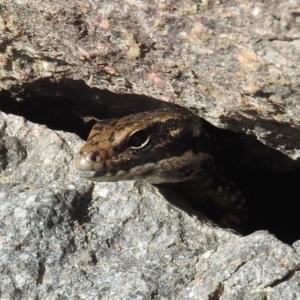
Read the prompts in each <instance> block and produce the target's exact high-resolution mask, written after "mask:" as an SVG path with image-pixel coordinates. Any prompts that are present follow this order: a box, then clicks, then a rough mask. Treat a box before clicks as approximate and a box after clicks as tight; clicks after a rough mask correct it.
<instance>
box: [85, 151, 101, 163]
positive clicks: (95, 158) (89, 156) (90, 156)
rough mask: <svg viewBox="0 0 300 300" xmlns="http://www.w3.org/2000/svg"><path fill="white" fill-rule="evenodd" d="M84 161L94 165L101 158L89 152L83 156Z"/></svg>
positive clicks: (95, 153)
mask: <svg viewBox="0 0 300 300" xmlns="http://www.w3.org/2000/svg"><path fill="white" fill-rule="evenodd" d="M85 159H86V160H87V161H88V162H91V163H96V162H99V161H100V160H101V157H100V155H99V154H98V153H97V152H89V153H87V154H86V155H85Z"/></svg>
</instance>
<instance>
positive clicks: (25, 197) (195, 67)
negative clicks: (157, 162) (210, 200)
mask: <svg viewBox="0 0 300 300" xmlns="http://www.w3.org/2000/svg"><path fill="white" fill-rule="evenodd" d="M299 7H300V2H299V1H296V0H290V1H265V2H263V1H192V0H190V1H189V0H184V1H138V0H137V1H135V0H126V1H108V0H103V1H96V0H88V1H83V0H76V1H73V0H65V1H58V0H54V1H50V0H46V1H42V0H32V1H27V0H19V1H8V0H6V1H5V0H4V1H2V2H0V110H1V111H3V112H0V270H1V272H0V282H1V285H0V298H1V299H109V300H111V299H113V300H114V299H116V300H117V299H197V300H198V299H200V300H202V299H203V300H204V299H222V300H224V299H230V300H232V299H233V300H234V299H251V300H252V299H260V300H261V299H264V300H265V299H268V300H269V299H288V300H289V299H299V298H300V286H299V270H300V268H299V265H300V256H299V251H300V250H299V249H300V246H299V242H297V241H296V242H295V243H294V244H293V245H287V244H284V243H283V242H281V241H280V240H278V239H276V238H275V237H274V236H273V235H271V234H269V233H268V232H266V231H257V232H255V233H252V234H250V235H248V236H245V237H241V236H239V235H237V234H235V233H234V232H231V231H229V230H224V229H221V228H218V227H217V226H215V225H214V224H212V223H211V222H209V221H208V220H207V219H206V218H205V217H204V216H202V215H201V214H199V213H197V212H195V211H193V209H192V208H189V207H187V205H186V204H185V202H184V200H183V199H182V198H181V197H180V196H179V195H176V194H175V193H174V194H172V195H173V196H172V197H173V200H174V201H173V202H174V203H175V204H176V205H173V204H171V203H169V202H168V201H166V199H165V196H164V195H165V193H162V191H161V190H158V189H157V188H156V187H154V186H151V185H149V184H146V183H143V182H119V183H109V184H108V183H97V184H94V183H92V182H89V181H86V180H84V179H82V178H79V177H78V175H77V174H76V173H75V171H74V167H73V158H74V153H76V152H77V151H78V150H79V148H80V147H81V146H82V144H83V140H82V139H81V138H79V137H78V135H76V134H74V132H76V133H78V134H79V135H80V136H82V137H84V136H85V137H86V133H87V132H79V131H78V130H77V129H76V126H77V124H78V122H79V120H81V118H84V119H85V120H86V121H87V120H88V119H89V118H88V117H96V118H102V117H112V116H113V117H119V116H122V115H126V114H129V113H133V112H138V111H143V110H148V109H153V108H158V107H166V106H169V105H173V104H179V105H182V106H185V107H187V108H190V109H191V110H193V111H194V112H196V113H197V114H199V116H201V117H204V118H205V119H206V120H208V121H209V122H211V123H212V124H214V125H215V126H217V127H220V128H227V129H230V130H232V131H235V132H237V133H238V136H240V139H241V142H242V143H243V145H244V149H245V150H244V152H243V153H242V155H241V160H242V161H243V162H244V163H245V164H247V163H248V164H251V165H254V166H255V167H264V168H269V169H271V170H276V171H292V170H295V169H296V168H298V167H299V164H300V158H299V156H300V139H299V133H300V131H299V120H300V104H299V103H300V102H299V96H300V89H299V84H300V82H299V78H300V76H299V75H300V68H299V65H300V57H299V53H300V42H299V41H300V11H299ZM4 112H6V113H13V114H14V115H10V114H6V113H4ZM16 115H19V116H16ZM28 120H30V121H28ZM41 124H46V125H47V126H48V127H47V126H45V125H41ZM87 127H88V128H89V129H90V126H87ZM50 128H51V129H50ZM53 129H64V130H53ZM256 139H257V140H258V141H261V142H262V144H260V143H257V142H256ZM276 150H277V151H276ZM169 192H170V193H172V191H169ZM173 202H172V203H173ZM183 206H184V208H185V209H184V210H183V209H181V207H183Z"/></svg>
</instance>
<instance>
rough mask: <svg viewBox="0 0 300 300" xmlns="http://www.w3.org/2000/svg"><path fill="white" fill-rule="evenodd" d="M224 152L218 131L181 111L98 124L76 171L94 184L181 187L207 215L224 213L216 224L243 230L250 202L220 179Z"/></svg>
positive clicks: (156, 112)
mask: <svg viewBox="0 0 300 300" xmlns="http://www.w3.org/2000/svg"><path fill="white" fill-rule="evenodd" d="M224 152H226V151H224V148H223V147H222V146H220V134H219V133H218V131H217V130H216V128H215V127H214V126H213V125H212V124H210V123H209V122H207V121H206V120H204V119H202V118H200V117H199V116H198V115H196V114H194V113H193V112H191V111H190V110H188V109H186V108H183V107H179V106H178V107H175V108H164V109H157V110H152V111H146V112H142V113H137V114H133V115H129V116H125V117H123V118H119V119H105V120H100V121H98V122H97V123H96V124H95V125H94V127H93V128H92V130H91V132H90V134H89V137H88V139H87V142H86V144H85V145H84V146H83V147H82V148H81V150H80V151H79V152H78V154H77V155H76V157H75V168H76V169H77V171H78V172H79V173H80V175H81V176H83V177H86V178H88V179H90V180H93V181H101V182H115V181H124V180H145V181H147V182H149V183H151V184H154V185H166V184H167V185H175V186H176V187H177V189H178V187H179V190H181V191H182V190H183V191H184V194H185V195H186V194H187V195H188V197H189V198H191V199H192V201H189V202H193V203H194V204H195V206H196V207H197V208H200V209H201V210H204V213H205V210H208V211H209V210H212V209H211V206H213V207H216V209H218V210H220V211H222V214H223V215H224V216H222V214H221V215H220V214H218V217H217V218H218V219H217V220H214V221H217V222H219V223H220V224H221V226H223V227H233V228H234V229H239V224H240V223H243V222H244V219H245V211H246V205H245V198H244V197H243V195H242V194H241V192H240V191H239V190H238V189H237V188H236V187H235V186H234V185H233V184H231V183H230V182H228V181H226V180H224V179H223V178H222V176H221V175H220V170H221V169H222V167H221V166H220V164H221V161H222V159H220V158H221V157H222V156H224ZM224 211H225V212H228V213H225V214H224ZM231 212H233V213H231ZM220 216H222V217H220ZM232 224H233V225H232Z"/></svg>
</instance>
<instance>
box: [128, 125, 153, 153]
mask: <svg viewBox="0 0 300 300" xmlns="http://www.w3.org/2000/svg"><path fill="white" fill-rule="evenodd" d="M149 141H150V135H149V134H148V133H147V132H146V130H144V129H138V130H136V131H134V132H133V133H132V134H131V135H130V137H129V139H128V143H129V147H130V148H131V149H142V148H144V147H145V146H146V145H147V144H148V143H149Z"/></svg>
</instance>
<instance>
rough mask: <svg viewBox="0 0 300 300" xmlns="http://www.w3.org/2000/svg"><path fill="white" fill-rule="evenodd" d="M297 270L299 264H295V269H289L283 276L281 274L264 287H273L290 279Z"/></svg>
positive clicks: (299, 266) (299, 267) (299, 268)
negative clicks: (280, 276)
mask: <svg viewBox="0 0 300 300" xmlns="http://www.w3.org/2000/svg"><path fill="white" fill-rule="evenodd" d="M299 270H300V265H297V267H296V268H295V269H293V270H290V271H289V272H288V273H287V274H286V275H285V276H283V277H282V278H280V279H277V280H275V281H274V282H273V283H271V284H269V285H266V286H265V288H267V287H270V288H274V287H276V286H278V285H279V284H281V283H283V282H285V281H287V280H289V279H291V278H292V277H293V276H294V275H295V273H296V272H297V271H299Z"/></svg>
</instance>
